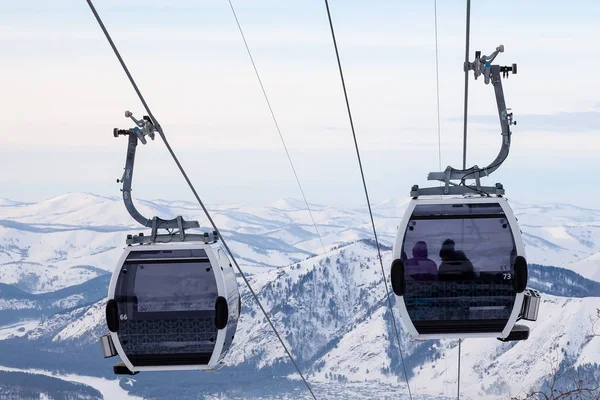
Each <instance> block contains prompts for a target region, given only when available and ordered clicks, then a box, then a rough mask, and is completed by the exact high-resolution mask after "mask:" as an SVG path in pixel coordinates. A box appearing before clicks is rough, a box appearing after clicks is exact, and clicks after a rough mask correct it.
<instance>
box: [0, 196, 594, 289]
mask: <svg viewBox="0 0 600 400" xmlns="http://www.w3.org/2000/svg"><path fill="white" fill-rule="evenodd" d="M407 202H408V199H401V200H388V201H384V202H381V203H378V204H375V205H374V206H373V210H374V212H375V223H376V225H377V228H378V232H379V237H380V239H381V241H382V243H384V244H387V245H391V244H392V243H393V239H394V235H395V233H396V230H397V227H398V224H399V222H400V218H401V216H402V213H403V212H404V208H405V207H406V204H407ZM513 207H514V209H515V213H516V215H517V216H518V218H519V219H520V223H521V228H522V230H523V234H524V239H525V242H526V245H527V253H528V260H529V261H530V262H533V263H538V264H546V265H554V266H560V267H564V268H570V269H573V270H574V271H576V272H578V273H580V274H583V275H584V276H586V277H590V278H598V279H600V276H598V277H596V276H595V275H594V274H596V272H597V271H595V270H594V261H595V260H597V259H598V258H599V257H600V210H589V209H583V208H579V207H576V206H571V205H565V204H554V205H538V206H527V205H521V204H513ZM138 208H139V209H140V211H141V212H142V214H144V215H146V216H154V215H160V216H161V217H163V218H171V217H174V216H176V215H183V216H184V218H186V219H197V220H200V221H201V223H202V226H205V227H208V224H207V221H206V219H205V218H204V216H203V213H202V210H200V209H199V208H198V206H197V205H196V204H194V203H188V202H183V201H173V202H167V201H163V200H156V201H143V200H142V201H139V202H138ZM311 208H312V212H313V215H314V218H315V220H316V222H317V225H318V229H319V233H320V234H321V236H322V239H323V243H324V245H325V251H327V250H328V249H330V248H332V247H334V246H338V245H340V244H343V243H349V242H352V241H356V240H359V239H371V238H372V230H371V227H370V220H369V217H368V214H367V209H366V207H363V208H361V209H351V210H340V209H336V208H334V207H327V206H322V205H316V204H313V205H311ZM209 210H210V211H211V212H212V214H213V218H214V220H215V222H216V223H217V225H218V226H219V228H220V229H221V230H222V232H223V234H224V235H225V237H226V238H227V239H228V241H229V242H230V245H231V248H232V249H233V251H234V252H235V254H236V258H237V259H238V261H239V262H240V263H241V264H242V266H243V267H245V268H246V270H247V271H249V272H257V271H260V269H256V267H257V266H259V267H279V266H283V265H289V264H292V263H295V262H297V261H300V260H304V259H306V258H307V257H311V256H313V255H315V254H323V253H324V249H323V247H322V246H321V241H320V240H319V238H318V236H317V234H316V232H315V229H314V226H313V225H312V221H311V219H310V216H309V214H308V212H307V211H306V209H305V207H304V206H303V204H302V203H301V202H299V201H297V200H294V199H287V200H279V201H276V202H274V203H273V204H271V205H270V206H266V207H251V206H243V205H213V206H209ZM136 224H137V223H136V222H135V221H133V220H132V219H131V218H130V217H129V215H128V214H127V212H126V210H125V208H124V207H123V204H122V200H121V199H119V198H107V197H101V196H96V195H92V194H84V193H70V194H66V195H63V196H59V197H56V198H53V199H49V200H45V201H42V202H39V203H19V202H15V201H10V200H2V201H1V202H0V266H2V267H1V268H0V282H2V283H7V284H11V285H15V286H17V287H19V288H21V289H24V290H27V291H30V292H46V291H53V290H57V289H60V288H63V287H66V286H71V285H74V284H78V283H82V282H85V281H86V280H88V279H91V278H93V277H96V276H98V275H100V274H102V273H104V272H107V271H112V270H113V268H114V263H115V260H116V259H117V258H118V255H119V253H120V251H121V249H122V247H123V243H124V237H125V236H126V234H128V233H136V232H140V231H143V230H144V229H141V228H140V227H138V226H136ZM589 261H591V265H589V264H588V262H589ZM8 266H10V267H8Z"/></svg>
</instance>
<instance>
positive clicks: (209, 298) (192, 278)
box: [133, 262, 218, 312]
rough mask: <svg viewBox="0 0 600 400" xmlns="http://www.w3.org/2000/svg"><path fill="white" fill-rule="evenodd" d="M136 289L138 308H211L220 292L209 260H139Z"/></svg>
mask: <svg viewBox="0 0 600 400" xmlns="http://www.w3.org/2000/svg"><path fill="white" fill-rule="evenodd" d="M207 269H208V271H207ZM133 291H134V293H135V296H136V297H137V301H138V307H137V311H138V312H168V311H193V310H211V309H214V307H215V299H216V298H217V296H218V293H217V285H216V282H215V278H214V273H213V271H212V270H211V269H210V263H209V262H192V263H181V262H178V263H168V264H161V263H152V264H144V263H140V264H138V265H137V271H136V274H135V282H134V288H133Z"/></svg>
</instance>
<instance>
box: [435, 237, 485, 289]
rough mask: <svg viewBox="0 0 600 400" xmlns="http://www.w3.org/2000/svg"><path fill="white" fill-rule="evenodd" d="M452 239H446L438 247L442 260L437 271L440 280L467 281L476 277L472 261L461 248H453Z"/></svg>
mask: <svg viewBox="0 0 600 400" xmlns="http://www.w3.org/2000/svg"><path fill="white" fill-rule="evenodd" d="M454 245H455V243H454V240H452V239H446V240H444V242H443V243H442V248H441V249H440V258H441V259H442V262H441V264H440V269H439V271H438V277H439V280H441V281H467V280H473V279H475V278H476V275H475V268H473V263H471V261H470V260H469V259H468V258H467V256H466V255H465V253H464V252H463V251H461V250H455V248H454Z"/></svg>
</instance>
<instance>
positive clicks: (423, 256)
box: [404, 241, 438, 280]
mask: <svg viewBox="0 0 600 400" xmlns="http://www.w3.org/2000/svg"><path fill="white" fill-rule="evenodd" d="M412 255H413V256H412V258H410V259H408V260H406V262H405V263H404V268H405V270H404V271H405V272H404V273H405V275H407V276H410V277H412V278H413V279H417V280H420V279H424V280H430V279H431V280H432V279H435V278H436V276H437V272H438V270H437V264H436V263H435V261H433V260H430V259H429V258H427V256H428V255H429V252H428V250H427V243H425V242H423V241H418V242H417V243H415V245H414V246H413V249H412Z"/></svg>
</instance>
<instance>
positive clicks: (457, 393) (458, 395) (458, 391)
mask: <svg viewBox="0 0 600 400" xmlns="http://www.w3.org/2000/svg"><path fill="white" fill-rule="evenodd" d="M461 344H462V339H458V379H457V382H458V389H457V391H456V400H460V347H461Z"/></svg>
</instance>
